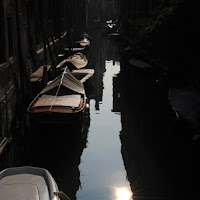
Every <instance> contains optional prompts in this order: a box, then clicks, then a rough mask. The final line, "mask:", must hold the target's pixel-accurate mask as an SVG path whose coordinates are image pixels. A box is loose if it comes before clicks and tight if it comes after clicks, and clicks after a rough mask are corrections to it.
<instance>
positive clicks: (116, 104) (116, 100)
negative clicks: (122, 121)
mask: <svg viewBox="0 0 200 200" xmlns="http://www.w3.org/2000/svg"><path fill="white" fill-rule="evenodd" d="M120 111H121V109H120V74H117V76H116V77H113V109H112V112H115V113H119V112H120Z"/></svg>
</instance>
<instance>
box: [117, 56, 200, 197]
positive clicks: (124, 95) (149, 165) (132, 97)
mask: <svg viewBox="0 0 200 200" xmlns="http://www.w3.org/2000/svg"><path fill="white" fill-rule="evenodd" d="M120 85H121V95H120V97H121V98H120V106H121V122H122V131H121V134H120V136H121V142H122V155H123V159H124V164H125V168H126V171H127V177H128V180H129V182H130V184H131V189H132V192H133V198H134V199H135V200H136V199H170V200H172V199H176V200H177V199H191V197H197V196H199V193H198V185H199V184H197V183H198V181H199V177H200V176H199V175H200V173H199V164H198V156H199V153H198V151H197V148H196V147H197V146H195V144H194V141H193V140H192V137H191V135H192V128H191V127H190V126H189V125H187V124H184V123H182V122H181V121H179V120H177V119H176V118H175V114H174V112H173V110H172V108H171V106H170V104H169V101H168V87H167V80H162V81H161V82H158V83H157V82H156V81H155V78H154V73H153V71H151V70H149V71H145V72H144V71H140V70H137V69H134V68H133V67H132V68H131V66H129V65H128V64H127V62H126V61H125V60H123V58H122V60H121V73H120Z"/></svg>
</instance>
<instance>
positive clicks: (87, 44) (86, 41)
mask: <svg viewBox="0 0 200 200" xmlns="http://www.w3.org/2000/svg"><path fill="white" fill-rule="evenodd" d="M77 43H79V44H80V45H81V46H89V45H90V40H88V38H86V37H83V39H82V40H80V41H77Z"/></svg>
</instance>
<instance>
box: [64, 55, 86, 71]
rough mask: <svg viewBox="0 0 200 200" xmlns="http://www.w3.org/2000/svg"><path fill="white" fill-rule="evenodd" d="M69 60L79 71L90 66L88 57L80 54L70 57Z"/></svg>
mask: <svg viewBox="0 0 200 200" xmlns="http://www.w3.org/2000/svg"><path fill="white" fill-rule="evenodd" d="M67 60H68V61H69V62H71V63H72V64H73V65H74V66H75V67H76V68H77V69H80V68H83V67H85V66H86V65H87V64H88V60H87V58H86V56H84V55H83V54H82V53H80V52H79V53H76V54H74V55H73V56H70V57H68V58H67Z"/></svg>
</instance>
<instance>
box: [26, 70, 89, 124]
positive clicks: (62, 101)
mask: <svg viewBox="0 0 200 200" xmlns="http://www.w3.org/2000/svg"><path fill="white" fill-rule="evenodd" d="M85 106H86V94H85V88H84V85H83V84H82V83H81V82H80V81H79V80H78V79H77V78H75V76H74V75H73V74H72V73H71V72H70V70H69V69H68V67H66V68H65V69H64V71H63V72H62V73H61V74H60V75H59V76H58V77H56V78H55V79H54V80H53V81H50V82H49V83H48V84H47V86H46V87H45V88H44V89H43V90H42V91H41V92H40V93H39V94H38V95H37V96H36V97H35V99H34V100H33V101H32V102H31V104H30V105H29V107H28V112H29V113H30V114H31V117H32V118H33V119H34V120H35V121H36V122H39V123H67V122H73V121H74V120H75V119H80V118H81V116H82V114H83V112H84V110H85Z"/></svg>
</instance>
